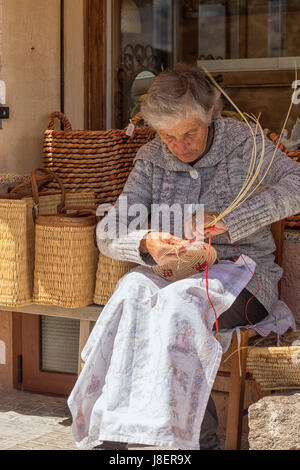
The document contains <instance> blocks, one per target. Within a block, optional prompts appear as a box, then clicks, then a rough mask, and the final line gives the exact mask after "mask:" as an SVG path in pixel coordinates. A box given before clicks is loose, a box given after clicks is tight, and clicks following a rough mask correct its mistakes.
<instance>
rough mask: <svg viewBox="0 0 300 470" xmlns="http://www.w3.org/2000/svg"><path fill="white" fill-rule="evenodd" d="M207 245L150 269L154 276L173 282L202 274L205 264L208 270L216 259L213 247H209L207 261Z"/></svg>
mask: <svg viewBox="0 0 300 470" xmlns="http://www.w3.org/2000/svg"><path fill="white" fill-rule="evenodd" d="M208 249H209V245H208V244H207V243H204V244H203V247H202V248H201V250H190V251H187V252H186V253H185V254H184V255H183V256H182V257H181V258H179V259H178V260H176V261H172V262H171V263H167V264H164V265H163V266H154V267H153V268H152V269H153V271H154V272H155V274H158V275H159V276H160V277H162V278H164V279H166V280H167V281H170V282H174V281H179V280H181V279H185V278H187V277H190V276H192V275H193V274H197V273H202V272H203V271H205V270H206V264H207V263H208V268H210V267H211V266H213V264H215V262H216V259H217V252H216V250H215V249H214V247H212V246H211V247H210V253H209V259H208V260H207V258H208Z"/></svg>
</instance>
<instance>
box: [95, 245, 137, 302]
mask: <svg viewBox="0 0 300 470" xmlns="http://www.w3.org/2000/svg"><path fill="white" fill-rule="evenodd" d="M135 266H137V264H135V263H130V262H128V261H120V260H116V259H111V258H108V257H107V256H105V255H103V254H102V253H100V254H99V261H98V269H97V274H96V287H95V292H94V303H95V304H98V305H105V304H106V303H107V302H108V301H109V299H110V298H111V296H112V295H113V293H114V290H115V288H116V285H117V283H118V281H119V280H120V279H121V278H122V277H123V276H125V274H126V273H128V272H129V271H130V270H131V269H132V268H134V267H135Z"/></svg>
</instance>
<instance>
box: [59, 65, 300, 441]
mask: <svg viewBox="0 0 300 470" xmlns="http://www.w3.org/2000/svg"><path fill="white" fill-rule="evenodd" d="M142 113H143V117H144V119H145V121H146V122H147V123H148V124H149V125H150V126H152V127H153V128H154V129H155V130H156V131H157V135H156V137H155V138H154V140H153V141H151V142H150V143H148V144H146V145H144V146H143V147H142V148H141V149H140V150H139V151H138V153H137V155H136V159H135V166H134V169H133V170H132V172H131V174H130V176H129V178H128V180H127V183H126V185H125V187H124V190H123V193H122V195H121V196H120V198H119V199H118V201H117V203H116V204H115V207H114V208H113V209H112V210H111V211H110V212H109V213H108V214H107V216H106V217H105V218H104V219H103V220H102V222H101V223H100V224H99V226H98V229H97V240H98V246H99V249H100V251H101V252H102V253H103V254H104V255H106V256H108V257H110V258H114V259H119V260H124V261H131V262H133V263H136V264H137V265H139V266H138V267H135V268H133V269H132V270H131V271H130V272H129V273H128V274H126V275H125V276H124V277H123V278H122V279H121V280H120V281H119V283H118V285H117V287H116V289H115V292H114V294H113V296H112V297H111V299H110V300H109V302H108V303H107V305H106V306H105V308H104V309H103V311H102V313H101V315H100V317H99V319H98V321H97V323H96V325H95V327H94V330H93V332H92V334H91V336H90V338H89V340H88V342H87V344H86V346H85V348H84V351H83V354H82V357H83V359H84V361H85V366H84V368H83V370H82V373H81V374H80V376H79V378H78V381H77V383H76V385H75V387H74V389H73V391H72V393H71V396H70V397H69V400H68V403H69V407H70V409H71V412H72V415H73V418H74V419H73V432H74V437H75V441H76V443H77V445H78V447H79V448H82V449H89V448H98V449H124V448H127V447H126V446H127V443H141V444H147V445H156V446H165V447H170V448H179V449H199V447H200V449H219V441H218V437H217V425H218V421H217V414H216V410H215V406H214V403H213V401H212V399H211V397H210V393H211V389H212V385H213V382H214V379H215V376H216V373H217V370H218V367H219V365H220V361H221V356H222V347H221V344H220V341H218V339H217V338H216V334H215V333H216V332H215V331H214V330H215V329H216V317H218V321H217V324H218V328H219V330H220V331H224V330H228V329H229V330H232V329H233V328H235V327H239V326H243V325H252V326H254V325H259V327H260V328H259V331H260V332H263V334H268V333H269V332H270V331H271V330H273V331H277V332H278V333H283V332H284V331H285V330H286V329H287V328H288V327H289V326H292V327H294V320H293V317H292V314H291V312H290V311H289V310H288V308H287V307H286V306H285V305H284V304H283V302H281V304H280V307H281V308H280V309H278V308H277V307H278V302H280V301H278V288H277V286H278V281H279V279H280V278H281V276H282V269H281V268H280V267H279V266H278V265H277V264H275V262H274V255H273V253H274V250H275V244H274V240H273V237H272V234H271V231H270V224H271V223H273V222H275V221H278V220H280V219H283V218H285V217H287V216H291V215H292V214H295V213H297V212H299V211H300V167H299V164H297V163H295V162H293V161H292V160H291V159H289V158H288V157H286V156H285V155H284V154H283V153H281V152H280V151H277V153H276V158H275V160H274V162H273V164H272V165H271V167H270V169H269V171H268V173H267V175H266V177H265V179H264V185H263V187H261V188H260V190H259V191H258V190H256V191H255V192H254V193H253V194H252V196H251V197H250V198H249V199H248V200H247V201H245V202H244V203H243V204H242V205H240V206H239V207H237V208H235V209H234V210H233V211H232V212H230V213H228V214H227V215H226V216H224V217H223V219H222V220H220V221H219V222H217V223H216V224H215V227H214V230H213V232H211V231H210V229H206V230H205V231H204V234H203V238H204V239H205V240H206V242H207V241H208V237H209V236H210V234H212V244H213V246H214V248H215V249H216V251H217V253H218V263H216V264H214V265H213V266H212V267H211V268H210V269H209V270H208V280H207V283H208V284H206V279H205V273H197V274H194V275H191V276H190V277H188V278H185V279H181V280H178V281H176V282H168V281H167V280H165V279H163V278H162V277H160V276H158V275H157V274H155V272H154V271H153V269H152V267H153V266H156V265H160V266H161V265H164V264H166V263H168V262H170V261H174V260H176V259H178V258H179V257H182V256H183V255H184V254H185V253H186V251H187V250H188V249H189V245H191V242H193V240H194V239H193V237H194V236H196V235H197V234H198V232H199V226H198V225H197V214H196V216H195V213H197V206H196V205H197V204H202V205H203V206H204V223H206V222H207V221H209V220H211V217H212V216H214V215H216V214H221V213H222V212H224V210H225V209H227V208H228V207H229V206H230V205H231V203H232V201H233V200H234V199H235V197H236V196H237V195H238V194H239V192H240V190H241V188H242V186H243V183H244V182H245V180H246V178H247V174H248V169H249V164H250V159H251V155H252V150H253V136H252V135H251V132H250V130H249V127H248V126H247V124H245V123H242V122H240V121H238V120H236V119H231V118H222V117H221V115H220V93H219V92H218V90H217V89H216V88H215V86H214V85H213V84H212V83H211V81H210V80H209V78H208V77H207V76H206V74H205V73H203V72H202V71H201V70H200V69H198V68H195V67H192V66H187V65H184V64H178V65H177V66H175V67H174V68H173V69H169V70H167V71H165V72H163V73H161V74H160V75H159V76H158V77H156V79H155V80H154V82H153V84H152V86H151V87H150V90H149V92H148V95H147V98H146V100H145V102H144V103H143V106H142ZM262 145H263V144H262V136H261V135H259V133H257V135H256V146H257V154H258V155H259V154H260V152H261V149H262ZM274 149H275V147H274V145H273V144H272V143H271V142H270V141H267V142H266V146H265V157H264V162H263V165H262V167H261V169H260V172H259V176H258V181H260V180H261V178H262V175H263V174H264V173H265V170H266V168H267V167H268V164H269V162H270V160H271V158H272V156H273V153H274ZM256 164H257V163H256ZM124 201H126V204H127V206H126V207H127V210H125V209H124V207H125V206H124ZM136 204H139V206H138V207H143V208H146V210H145V211H143V210H140V216H139V218H138V220H139V224H134V221H136V218H134V216H136V207H137V206H136ZM162 204H165V205H167V207H174V205H175V207H177V212H176V211H175V213H174V214H173V215H174V216H173V217H172V216H171V217H170V229H169V230H165V229H162V228H161V227H162V224H163V222H164V221H163V220H160V221H159V223H158V226H155V227H153V226H152V225H151V227H149V225H148V223H149V214H150V213H151V212H153V210H154V209H155V207H156V208H157V205H158V206H160V205H162ZM184 205H189V208H190V212H189V217H190V220H191V221H192V222H191V223H190V225H189V233H190V235H189V236H187V232H185V233H182V231H180V230H179V228H180V227H179V228H178V224H177V226H176V227H177V228H176V230H175V221H176V220H175V219H176V218H177V219H178V214H179V217H182V214H183V211H180V208H183V207H184ZM130 208H135V211H134V210H132V211H130ZM153 208H154V209H153ZM195 208H196V209H195ZM116 221H117V225H118V227H119V232H118V233H117V236H112V235H110V227H112V226H114V227H115V226H116ZM181 222H182V225H183V226H184V227H185V228H186V227H187V225H188V224H184V220H182V221H181ZM179 225H180V224H179ZM124 228H125V230H123V229H124ZM196 238H197V237H196ZM198 239H199V237H198ZM200 239H201V237H200ZM207 287H208V291H209V300H210V301H208V295H207V294H208V291H207ZM250 300H251V301H250ZM212 306H214V310H213V308H212ZM278 312H280V315H279V313H278ZM281 320H283V321H282V322H281ZM283 330H284V331H283ZM220 336H221V335H220Z"/></svg>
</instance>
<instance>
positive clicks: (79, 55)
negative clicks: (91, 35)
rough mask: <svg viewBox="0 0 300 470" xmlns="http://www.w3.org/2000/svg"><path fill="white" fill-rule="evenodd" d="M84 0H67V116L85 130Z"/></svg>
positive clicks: (76, 127) (73, 124)
mask: <svg viewBox="0 0 300 470" xmlns="http://www.w3.org/2000/svg"><path fill="white" fill-rule="evenodd" d="M83 12H84V0H65V114H66V115H67V117H68V118H69V120H70V121H71V124H72V127H73V129H84V21H83V17H84V15H83Z"/></svg>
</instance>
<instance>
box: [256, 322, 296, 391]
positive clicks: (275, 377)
mask: <svg viewBox="0 0 300 470" xmlns="http://www.w3.org/2000/svg"><path fill="white" fill-rule="evenodd" d="M282 337H283V338H285V339H286V340H288V339H290V340H291V341H290V343H291V345H290V346H287V345H284V346H275V345H274V346H272V345H271V346H264V347H258V346H253V347H250V348H249V351H248V357H247V368H248V370H249V372H251V374H252V375H253V377H254V379H255V380H256V381H257V382H258V383H259V385H260V386H261V388H262V389H263V390H277V389H279V390H286V389H287V390H289V389H291V390H292V389H300V346H298V345H293V343H292V340H293V339H295V340H296V339H298V338H300V331H297V332H293V333H289V334H286V335H283V336H282ZM286 343H287V344H288V341H286Z"/></svg>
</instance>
